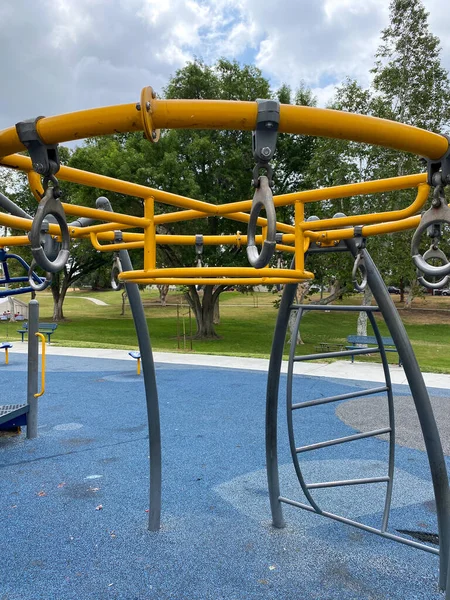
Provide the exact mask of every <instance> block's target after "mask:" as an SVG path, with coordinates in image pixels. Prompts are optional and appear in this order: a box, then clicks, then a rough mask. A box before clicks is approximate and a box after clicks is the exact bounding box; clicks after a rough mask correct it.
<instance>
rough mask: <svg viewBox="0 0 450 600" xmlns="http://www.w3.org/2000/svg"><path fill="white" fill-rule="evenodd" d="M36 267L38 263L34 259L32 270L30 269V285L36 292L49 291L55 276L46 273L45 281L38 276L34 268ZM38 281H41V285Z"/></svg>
mask: <svg viewBox="0 0 450 600" xmlns="http://www.w3.org/2000/svg"><path fill="white" fill-rule="evenodd" d="M36 266H37V263H36V261H35V260H34V259H33V260H32V262H31V265H30V268H29V269H28V283H29V284H30V287H31V288H32V289H33V291H34V292H42V291H43V290H45V289H47V288H48V286H49V285H50V284H51V282H52V277H53V276H52V274H51V273H46V274H45V279H43V278H42V277H39V275H37V274H36V273H35V272H34V268H35V267H36ZM36 280H39V281H40V282H41V283H37V281H36Z"/></svg>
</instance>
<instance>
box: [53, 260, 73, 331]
mask: <svg viewBox="0 0 450 600" xmlns="http://www.w3.org/2000/svg"><path fill="white" fill-rule="evenodd" d="M53 277H54V278H55V281H54V285H53V284H52V286H51V290H52V295H53V321H63V320H64V313H63V304H64V299H65V297H66V294H67V290H68V289H69V286H70V276H69V273H68V272H67V270H66V269H64V271H63V281H62V284H61V286H60V278H61V274H60V273H58V276H57V277H55V274H54V275H53Z"/></svg>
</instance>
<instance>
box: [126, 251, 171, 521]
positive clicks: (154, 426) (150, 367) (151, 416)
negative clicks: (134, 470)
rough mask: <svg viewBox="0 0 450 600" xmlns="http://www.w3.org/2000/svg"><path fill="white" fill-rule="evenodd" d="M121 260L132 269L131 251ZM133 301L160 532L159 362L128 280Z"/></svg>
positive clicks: (152, 512) (153, 514)
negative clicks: (157, 366)
mask: <svg viewBox="0 0 450 600" xmlns="http://www.w3.org/2000/svg"><path fill="white" fill-rule="evenodd" d="M119 256H120V261H121V263H122V269H123V270H124V271H132V270H133V266H132V264H131V260H130V256H129V254H128V251H127V250H120V252H119ZM125 289H126V291H127V294H128V299H129V301H130V307H131V313H132V315H133V319H134V325H135V327H136V333H137V338H138V343H139V350H140V353H141V361H142V372H143V375H144V385H145V398H146V402H147V417H148V434H149V446H150V505H149V516H148V528H149V530H150V531H158V529H159V528H160V526H161V482H162V470H161V428H160V421H159V405H158V389H157V386H156V374H155V364H154V362H153V353H152V346H151V342H150V335H149V332H148V327H147V321H146V319H145V314H144V307H143V305H142V300H141V296H140V294H139V288H138V285H137V284H136V283H125Z"/></svg>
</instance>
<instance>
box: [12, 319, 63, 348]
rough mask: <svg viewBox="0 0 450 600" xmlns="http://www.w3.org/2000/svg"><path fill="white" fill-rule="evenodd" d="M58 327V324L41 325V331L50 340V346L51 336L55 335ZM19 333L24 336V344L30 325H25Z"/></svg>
mask: <svg viewBox="0 0 450 600" xmlns="http://www.w3.org/2000/svg"><path fill="white" fill-rule="evenodd" d="M57 327H58V324H57V323H39V331H40V333H43V334H44V335H46V336H47V338H48V343H49V344H50V336H51V335H52V333H55V329H56V328H57ZM17 333H20V334H21V335H22V342H23V338H24V335H25V334H26V333H28V323H24V324H23V327H22V329H18V330H17Z"/></svg>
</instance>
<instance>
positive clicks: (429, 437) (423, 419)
mask: <svg viewBox="0 0 450 600" xmlns="http://www.w3.org/2000/svg"><path fill="white" fill-rule="evenodd" d="M347 245H348V247H349V249H350V251H351V253H352V254H353V256H356V254H357V248H356V245H355V242H354V241H353V240H349V241H348V242H347ZM363 257H364V262H365V266H366V272H367V281H368V284H369V286H370V288H371V290H372V292H373V295H374V297H375V300H376V302H377V304H378V306H379V308H380V310H381V313H382V315H383V317H384V320H385V322H386V325H387V326H388V329H389V332H390V334H391V336H392V339H393V340H394V342H395V345H396V347H397V351H398V355H399V357H400V359H401V362H402V364H403V368H404V370H405V375H406V377H407V379H408V383H409V387H410V388H411V394H412V397H413V400H414V404H415V407H416V410H417V415H418V417H419V422H420V426H421V429H422V433H423V438H424V442H425V447H426V449H427V455H428V462H429V464H430V471H431V478H432V481H433V487H434V496H435V500H436V513H437V521H438V531H439V547H440V552H439V560H440V569H439V586H440V588H441V589H443V590H444V589H445V588H446V585H447V570H448V561H449V541H450V493H449V487H448V474H447V467H446V464H445V460H444V453H443V451H442V445H441V440H440V437H439V432H438V429H437V426H436V421H435V418H434V414H433V410H432V408H431V403H430V398H429V396H428V390H427V388H426V386H425V382H424V380H423V377H422V373H421V371H420V367H419V365H418V363H417V359H416V356H415V354H414V351H413V349H412V346H411V342H410V341H409V338H408V334H407V333H406V330H405V327H404V325H403V323H402V321H401V319H400V316H399V314H398V312H397V309H396V308H395V306H394V303H393V302H392V299H391V297H390V295H389V293H388V291H387V289H386V286H385V285H384V282H383V280H382V278H381V275H380V273H379V272H378V269H377V268H376V266H375V264H374V262H373V261H372V258H371V257H370V254H369V253H368V252H367V250H365V249H364V250H363Z"/></svg>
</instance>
